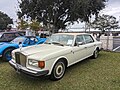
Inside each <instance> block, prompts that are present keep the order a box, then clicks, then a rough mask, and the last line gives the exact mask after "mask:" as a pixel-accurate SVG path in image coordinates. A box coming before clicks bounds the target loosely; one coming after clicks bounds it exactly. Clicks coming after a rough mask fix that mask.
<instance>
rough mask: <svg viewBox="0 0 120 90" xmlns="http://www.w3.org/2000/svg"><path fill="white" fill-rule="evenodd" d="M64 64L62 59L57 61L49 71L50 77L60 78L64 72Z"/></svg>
mask: <svg viewBox="0 0 120 90" xmlns="http://www.w3.org/2000/svg"><path fill="white" fill-rule="evenodd" d="M65 70H66V66H65V63H64V62H63V61H58V62H57V63H56V64H55V66H54V68H53V70H52V73H51V76H50V79H51V80H53V81H56V80H59V79H61V78H62V77H63V76H64V74H65Z"/></svg>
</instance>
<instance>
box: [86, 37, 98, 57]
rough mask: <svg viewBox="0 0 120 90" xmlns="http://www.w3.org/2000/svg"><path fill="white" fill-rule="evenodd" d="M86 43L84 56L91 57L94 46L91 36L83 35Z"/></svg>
mask: <svg viewBox="0 0 120 90" xmlns="http://www.w3.org/2000/svg"><path fill="white" fill-rule="evenodd" d="M84 39H85V43H86V50H87V51H86V56H91V55H92V54H93V52H94V50H95V47H96V44H95V41H94V39H93V38H92V36H91V35H84Z"/></svg>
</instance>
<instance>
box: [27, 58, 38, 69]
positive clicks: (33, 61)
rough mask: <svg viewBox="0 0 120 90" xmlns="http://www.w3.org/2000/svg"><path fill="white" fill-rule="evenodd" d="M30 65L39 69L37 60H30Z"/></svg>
mask: <svg viewBox="0 0 120 90" xmlns="http://www.w3.org/2000/svg"><path fill="white" fill-rule="evenodd" d="M28 64H29V65H31V66H36V67H38V61H37V60H33V59H29V60H28Z"/></svg>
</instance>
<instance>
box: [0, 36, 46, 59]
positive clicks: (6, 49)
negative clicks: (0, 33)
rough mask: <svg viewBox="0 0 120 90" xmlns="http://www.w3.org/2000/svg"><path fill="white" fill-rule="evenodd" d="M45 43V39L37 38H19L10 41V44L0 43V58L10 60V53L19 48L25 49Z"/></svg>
mask: <svg viewBox="0 0 120 90" xmlns="http://www.w3.org/2000/svg"><path fill="white" fill-rule="evenodd" d="M45 41H46V38H40V37H39V36H20V37H17V38H15V39H14V40H12V41H11V42H1V43H0V57H2V59H3V60H5V61H9V60H11V58H12V57H11V52H12V50H14V49H17V48H19V47H20V46H22V47H26V46H31V45H35V44H42V43H44V42H45Z"/></svg>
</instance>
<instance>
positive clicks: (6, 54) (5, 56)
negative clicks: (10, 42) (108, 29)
mask: <svg viewBox="0 0 120 90" xmlns="http://www.w3.org/2000/svg"><path fill="white" fill-rule="evenodd" d="M12 50H14V48H8V49H6V50H5V51H4V52H3V57H2V58H3V60H4V61H10V60H11V59H12V55H11V52H12Z"/></svg>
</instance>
